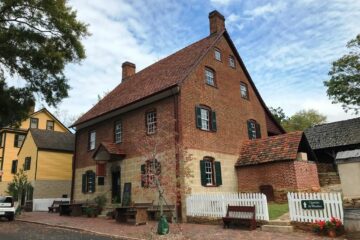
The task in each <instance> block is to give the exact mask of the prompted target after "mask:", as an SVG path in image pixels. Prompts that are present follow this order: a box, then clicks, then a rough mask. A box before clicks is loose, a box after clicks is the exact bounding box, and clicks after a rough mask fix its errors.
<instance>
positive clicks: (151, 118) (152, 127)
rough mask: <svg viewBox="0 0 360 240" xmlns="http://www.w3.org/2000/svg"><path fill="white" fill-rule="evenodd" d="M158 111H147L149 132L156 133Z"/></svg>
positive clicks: (147, 130) (147, 129)
mask: <svg viewBox="0 0 360 240" xmlns="http://www.w3.org/2000/svg"><path fill="white" fill-rule="evenodd" d="M156 121H157V119H156V111H151V112H147V113H146V132H147V134H154V133H156Z"/></svg>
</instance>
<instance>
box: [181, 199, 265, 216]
mask: <svg viewBox="0 0 360 240" xmlns="http://www.w3.org/2000/svg"><path fill="white" fill-rule="evenodd" d="M228 205H234V206H254V205H255V209H256V219H257V220H264V221H269V211H268V205H267V200H266V196H265V194H262V193H196V194H192V195H190V196H187V198H186V214H187V216H193V217H194V216H200V217H224V216H225V215H226V211H227V206H228Z"/></svg>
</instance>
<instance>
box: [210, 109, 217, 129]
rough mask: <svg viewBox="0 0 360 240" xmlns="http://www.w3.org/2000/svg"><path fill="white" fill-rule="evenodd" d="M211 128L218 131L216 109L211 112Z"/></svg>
mask: <svg viewBox="0 0 360 240" xmlns="http://www.w3.org/2000/svg"><path fill="white" fill-rule="evenodd" d="M211 130H212V131H214V132H216V130H217V128H216V113H215V112H214V111H212V112H211Z"/></svg>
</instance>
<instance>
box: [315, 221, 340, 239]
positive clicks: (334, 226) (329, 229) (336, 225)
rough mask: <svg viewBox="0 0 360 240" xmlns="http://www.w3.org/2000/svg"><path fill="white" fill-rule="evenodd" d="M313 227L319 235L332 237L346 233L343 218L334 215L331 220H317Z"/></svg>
mask: <svg viewBox="0 0 360 240" xmlns="http://www.w3.org/2000/svg"><path fill="white" fill-rule="evenodd" d="M313 229H314V232H316V233H317V234H319V235H328V236H329V237H332V238H334V237H336V236H339V235H341V234H343V233H344V225H343V224H342V222H341V220H340V219H337V218H334V217H331V219H330V221H324V220H319V221H315V224H314V227H313Z"/></svg>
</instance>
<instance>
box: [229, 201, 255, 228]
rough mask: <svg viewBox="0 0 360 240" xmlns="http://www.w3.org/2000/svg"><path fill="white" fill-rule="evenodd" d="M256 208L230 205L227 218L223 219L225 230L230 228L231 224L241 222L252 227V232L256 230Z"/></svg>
mask: <svg viewBox="0 0 360 240" xmlns="http://www.w3.org/2000/svg"><path fill="white" fill-rule="evenodd" d="M255 217H256V216H255V206H230V205H228V208H227V212H226V216H225V217H223V222H224V228H226V227H227V228H229V225H230V223H232V222H240V223H247V224H249V225H250V230H255V229H256V220H255Z"/></svg>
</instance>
